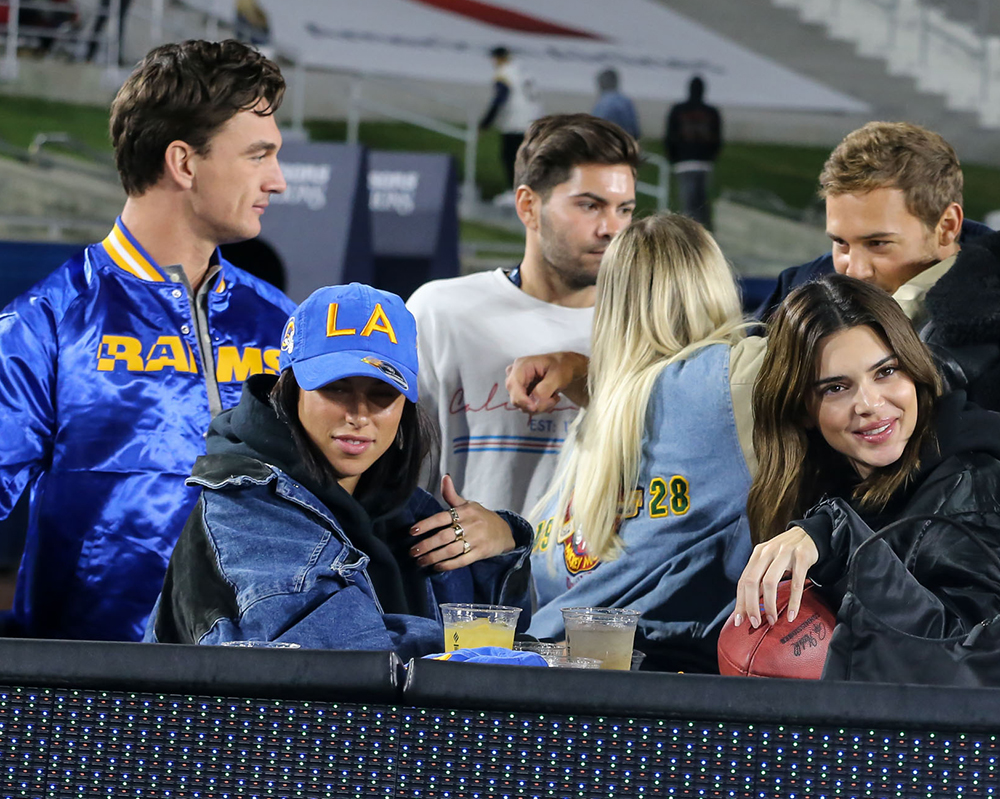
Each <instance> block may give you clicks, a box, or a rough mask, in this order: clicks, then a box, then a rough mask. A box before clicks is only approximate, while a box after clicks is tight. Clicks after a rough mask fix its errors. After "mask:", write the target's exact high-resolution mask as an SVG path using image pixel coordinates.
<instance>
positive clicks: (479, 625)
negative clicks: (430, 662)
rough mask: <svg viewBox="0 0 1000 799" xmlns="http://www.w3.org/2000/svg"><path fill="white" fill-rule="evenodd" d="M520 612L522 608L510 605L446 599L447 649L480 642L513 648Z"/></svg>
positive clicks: (469, 645) (447, 650)
mask: <svg viewBox="0 0 1000 799" xmlns="http://www.w3.org/2000/svg"><path fill="white" fill-rule="evenodd" d="M520 613H521V609H520V608H512V607H508V606H506V605H471V604H467V603H464V602H446V603H444V604H443V605H441V616H442V619H443V620H444V648H445V651H446V652H453V651H454V650H456V649H472V648H474V647H477V646H500V647H503V648H505V649H510V648H511V647H512V646H513V645H514V628H515V627H516V626H517V617H518V616H519V615H520Z"/></svg>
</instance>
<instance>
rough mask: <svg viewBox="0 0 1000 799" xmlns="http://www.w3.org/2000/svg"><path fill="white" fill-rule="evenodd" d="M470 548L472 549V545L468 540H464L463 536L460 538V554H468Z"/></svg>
mask: <svg viewBox="0 0 1000 799" xmlns="http://www.w3.org/2000/svg"><path fill="white" fill-rule="evenodd" d="M470 549H472V546H471V545H470V544H469V542H468V541H466V540H465V539H464V538H463V539H462V554H463V555H468V554H469V550H470Z"/></svg>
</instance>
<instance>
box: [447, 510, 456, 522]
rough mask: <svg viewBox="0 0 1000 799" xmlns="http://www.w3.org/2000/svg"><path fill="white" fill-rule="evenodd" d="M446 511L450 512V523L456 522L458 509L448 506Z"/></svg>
mask: <svg viewBox="0 0 1000 799" xmlns="http://www.w3.org/2000/svg"><path fill="white" fill-rule="evenodd" d="M448 513H450V514H451V523H452V524H458V511H457V510H455V509H454V508H448Z"/></svg>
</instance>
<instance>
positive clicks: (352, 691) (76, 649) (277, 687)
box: [0, 638, 400, 704]
mask: <svg viewBox="0 0 1000 799" xmlns="http://www.w3.org/2000/svg"><path fill="white" fill-rule="evenodd" d="M399 669H400V662H399V658H398V657H396V654H395V653H394V652H364V651H359V652H334V651H329V650H322V649H264V648H253V647H246V648H244V647H224V646H185V645H178V644H133V643H121V642H114V643H112V642H102V641H43V640H30V639H23V638H3V639H0V685H5V686H32V687H37V688H63V687H66V688H80V689H114V690H132V691H155V692H157V693H185V694H191V693H194V694H201V695H206V696H227V695H234V696H253V697H259V698H262V699H264V698H267V699H272V698H273V699H311V700H318V701H323V700H331V701H336V700H341V701H351V702H372V703H387V704H395V703H398V702H399V699H400V688H399V680H398V674H399Z"/></svg>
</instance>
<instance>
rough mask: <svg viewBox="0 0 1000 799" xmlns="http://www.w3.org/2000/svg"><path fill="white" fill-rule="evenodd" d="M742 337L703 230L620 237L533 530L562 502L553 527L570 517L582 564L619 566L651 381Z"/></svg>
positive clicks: (671, 225)
mask: <svg viewBox="0 0 1000 799" xmlns="http://www.w3.org/2000/svg"><path fill="white" fill-rule="evenodd" d="M743 328H744V324H743V322H742V314H741V309H740V298H739V292H738V291H737V288H736V284H735V283H734V281H733V276H732V272H731V271H730V268H729V264H728V263H727V262H726V259H725V257H724V256H723V255H722V251H721V250H720V249H719V246H718V245H717V244H716V243H715V241H714V239H713V238H712V237H711V236H710V235H709V234H708V232H707V231H706V230H705V229H704V228H703V227H702V226H701V225H699V224H698V223H697V222H694V221H693V220H691V219H688V218H687V217H683V216H679V215H676V214H662V215H657V216H651V217H647V218H645V219H640V220H636V221H634V222H633V223H632V224H631V225H629V226H628V227H627V228H626V229H625V230H623V231H622V232H621V233H619V234H618V236H616V237H615V239H614V240H613V241H612V242H611V244H610V245H609V246H608V249H607V251H606V252H605V254H604V258H603V259H602V261H601V271H600V276H599V277H598V280H597V305H596V308H595V312H594V330H593V334H592V340H591V342H592V355H591V360H590V373H589V377H588V378H587V385H588V389H589V393H590V407H589V408H588V409H586V410H584V411H581V412H580V414H579V415H578V416H577V418H576V420H575V421H574V422H573V424H572V426H571V427H570V430H569V433H568V435H567V439H566V445H565V446H564V447H563V451H562V453H561V454H560V456H559V464H558V466H557V470H556V478H555V480H554V481H553V483H552V485H551V486H550V487H549V490H548V491H547V492H546V494H545V496H544V497H543V498H542V499H541V500H540V501H539V503H538V505H537V506H536V507H535V509H534V511H533V512H532V516H533V517H535V519H536V521H537V518H538V517H539V516H540V515H541V514H542V513H543V512H544V510H545V509H546V508H547V507H548V506H549V505H550V504H551V503H552V501H553V499H554V498H558V499H557V504H556V509H555V524H556V526H557V527H561V525H562V521H563V520H564V519H566V518H568V517H569V516H570V515H571V516H572V522H571V524H572V525H573V527H574V528H575V529H576V530H579V531H581V533H582V535H583V539H584V541H585V542H586V545H587V553H588V555H590V556H591V557H594V558H597V559H600V560H612V559H614V558H616V557H617V556H618V555H619V554H620V553H621V539H620V538H619V536H618V531H617V528H618V518H619V512H620V511H619V507H620V504H621V502H622V500H623V498H624V497H626V496H631V494H632V492H633V491H634V490H635V489H636V488H637V485H636V484H637V482H638V477H639V465H640V457H641V449H642V438H643V432H644V429H645V418H646V406H647V404H648V403H649V396H650V394H651V393H652V390H653V385H654V383H655V382H656V378H657V377H658V376H659V374H660V372H661V371H662V370H663V368H664V367H665V366H667V365H669V364H671V363H674V362H675V361H681V360H684V359H685V358H688V357H690V356H691V355H692V354H693V353H694V352H696V351H697V350H699V349H701V348H702V347H706V346H708V345H710V344H728V345H730V346H731V345H733V344H735V343H736V342H737V341H738V340H739V339H740V338H742V336H743ZM570 508H572V513H571V514H569V513H568V511H569V510H570Z"/></svg>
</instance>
